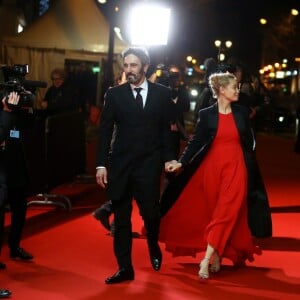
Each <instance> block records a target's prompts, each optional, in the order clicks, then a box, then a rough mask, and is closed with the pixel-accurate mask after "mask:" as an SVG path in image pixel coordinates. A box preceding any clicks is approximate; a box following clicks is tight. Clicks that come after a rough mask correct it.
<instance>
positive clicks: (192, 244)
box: [160, 73, 260, 279]
mask: <svg viewBox="0 0 300 300" xmlns="http://www.w3.org/2000/svg"><path fill="white" fill-rule="evenodd" d="M209 84H210V87H211V89H212V91H213V94H214V96H215V97H216V98H217V100H218V101H217V103H216V104H214V105H213V106H210V107H209V108H206V109H203V110H201V111H200V112H199V120H198V123H197V126H196V131H195V135H194V137H193V138H192V140H191V141H190V142H189V143H188V145H187V147H186V148H185V150H184V152H183V154H182V156H181V158H180V159H179V161H178V162H177V163H172V164H170V165H169V166H168V167H167V168H166V171H167V172H177V171H179V170H180V169H182V168H183V169H184V170H183V172H182V173H181V174H179V175H178V176H177V177H178V178H179V180H180V177H183V178H184V177H186V173H190V169H192V168H193V165H196V166H197V167H196V169H195V167H194V170H193V172H192V175H190V176H188V177H187V178H188V179H187V178H185V179H183V181H184V180H185V181H186V182H185V184H184V188H183V189H182V190H181V191H180V193H179V196H178V198H177V199H176V202H175V203H174V204H173V205H172V207H171V208H170V209H169V210H168V211H167V213H166V214H165V215H164V217H163V218H162V221H161V229H160V241H161V242H164V243H165V244H166V250H168V251H171V252H173V254H174V255H195V254H196V253H197V252H200V251H205V255H204V258H203V259H202V261H201V263H200V270H199V277H200V278H202V279H208V278H209V271H210V272H218V271H219V270H220V267H221V258H222V257H226V258H229V259H230V260H231V261H232V262H233V263H234V264H235V265H243V264H245V261H246V260H249V261H253V254H254V253H257V254H259V252H260V250H259V249H258V247H256V246H255V245H254V244H253V240H252V236H251V232H250V229H249V226H248V220H247V180H248V177H247V166H246V160H245V156H247V155H249V154H251V153H253V151H254V148H255V140H254V136H253V132H252V129H251V125H250V122H249V117H248V116H249V111H248V110H247V108H245V107H242V106H239V105H237V104H233V102H236V101H237V100H238V96H239V89H238V84H237V80H236V77H235V76H234V75H232V74H229V73H218V74H212V75H211V76H210V78H209ZM195 162H196V163H195ZM175 181H176V179H175ZM170 186H171V188H172V185H170ZM173 187H174V185H173ZM166 195H168V188H167V189H166V191H165V193H164V195H163V197H162V199H163V198H164V197H167V196H166ZM185 212H188V214H185Z"/></svg>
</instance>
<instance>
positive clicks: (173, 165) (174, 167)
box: [165, 160, 182, 173]
mask: <svg viewBox="0 0 300 300" xmlns="http://www.w3.org/2000/svg"><path fill="white" fill-rule="evenodd" d="M181 167H182V163H179V162H177V160H172V161H168V162H166V163H165V171H166V172H168V173H173V172H176V171H178V170H179V169H180V168H181Z"/></svg>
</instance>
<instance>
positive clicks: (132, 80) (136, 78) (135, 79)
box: [126, 71, 144, 84]
mask: <svg viewBox="0 0 300 300" xmlns="http://www.w3.org/2000/svg"><path fill="white" fill-rule="evenodd" d="M143 74H144V72H143V71H141V72H139V73H138V74H134V73H128V74H127V75H126V79H127V81H128V82H129V83H132V84H135V83H136V82H138V81H139V80H140V79H141V78H142V77H143Z"/></svg>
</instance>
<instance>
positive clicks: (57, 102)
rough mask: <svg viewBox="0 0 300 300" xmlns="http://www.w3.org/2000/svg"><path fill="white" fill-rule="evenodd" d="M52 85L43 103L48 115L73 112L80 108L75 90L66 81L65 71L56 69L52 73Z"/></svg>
mask: <svg viewBox="0 0 300 300" xmlns="http://www.w3.org/2000/svg"><path fill="white" fill-rule="evenodd" d="M51 80H52V85H51V86H50V87H49V88H48V90H47V92H46V94H45V97H44V100H43V101H42V102H41V106H42V108H43V109H45V110H46V111H47V114H48V115H49V114H50V115H53V114H57V113H62V112H67V111H72V110H74V109H76V108H78V107H77V106H78V105H77V104H76V101H75V97H74V90H73V88H72V86H71V85H69V84H68V83H67V81H66V73H65V70H63V69H59V68H56V69H54V70H53V71H52V72H51Z"/></svg>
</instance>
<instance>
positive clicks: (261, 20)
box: [259, 18, 267, 25]
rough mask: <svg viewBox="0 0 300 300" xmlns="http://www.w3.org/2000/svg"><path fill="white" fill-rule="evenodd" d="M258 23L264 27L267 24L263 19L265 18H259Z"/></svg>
mask: <svg viewBox="0 0 300 300" xmlns="http://www.w3.org/2000/svg"><path fill="white" fill-rule="evenodd" d="M259 23H260V24H261V25H266V24H267V19H265V18H260V19H259Z"/></svg>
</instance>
